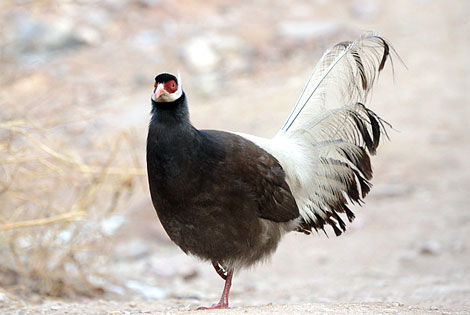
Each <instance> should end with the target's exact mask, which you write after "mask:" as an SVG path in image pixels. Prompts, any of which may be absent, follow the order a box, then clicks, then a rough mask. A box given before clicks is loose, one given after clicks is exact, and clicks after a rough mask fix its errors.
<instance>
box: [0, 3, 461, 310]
mask: <svg viewBox="0 0 470 315" xmlns="http://www.w3.org/2000/svg"><path fill="white" fill-rule="evenodd" d="M142 2H145V1H142ZM151 2H152V1H148V3H151ZM157 2H158V3H160V2H159V1H157ZM162 3H167V2H166V1H162ZM179 4H180V5H181V6H182V8H180V11H178V13H179V14H181V16H182V17H179V18H180V19H181V20H177V21H178V22H179V23H182V24H184V21H183V20H182V19H183V17H184V16H186V17H187V16H188V15H191V14H193V13H194V12H199V11H198V10H197V7H198V6H197V3H195V2H192V1H182V2H179ZM206 5H207V10H206V11H204V12H205V14H207V15H204V14H202V13H198V14H196V15H194V18H195V19H196V20H197V21H196V22H194V23H195V24H197V23H201V21H203V20H204V19H205V18H207V16H211V18H213V19H215V17H214V16H213V15H214V14H216V13H217V12H219V11H212V9H213V8H214V7H218V6H222V7H223V9H220V8H219V9H220V10H221V11H220V12H225V13H223V14H228V17H230V16H231V15H230V14H233V15H237V14H238V15H241V16H244V17H245V18H246V19H245V20H244V21H245V25H244V26H243V27H245V28H242V29H241V30H240V29H233V31H230V23H231V22H230V21H231V20H230V19H229V18H228V17H227V20H226V21H225V23H228V24H227V25H228V26H225V27H226V29H225V32H228V34H229V35H233V34H236V35H237V36H240V37H242V38H243V36H244V34H245V35H246V34H248V35H246V36H247V37H245V39H246V41H248V42H250V41H255V40H260V42H261V43H264V44H263V45H267V46H269V45H273V44H275V43H276V40H272V39H270V40H267V39H266V40H265V41H264V42H263V39H265V38H269V36H270V35H269V32H270V30H269V29H268V28H269V27H270V25H271V24H270V22H272V21H273V20H274V21H277V20H284V19H285V20H288V21H292V20H294V21H297V20H302V21H319V20H321V21H327V22H332V23H333V24H334V25H336V26H337V28H335V29H334V30H333V31H332V32H331V33H328V32H327V34H326V35H324V36H323V37H321V39H320V40H318V41H317V42H320V44H318V45H317V46H315V47H313V48H311V47H310V46H308V45H307V44H305V43H303V42H302V45H305V46H306V47H307V48H306V49H308V50H307V51H308V52H309V53H311V54H312V56H313V57H315V58H316V59H315V60H317V58H318V56H319V54H320V52H321V50H323V48H326V47H327V46H330V45H332V44H334V43H335V42H336V41H337V40H344V39H351V38H354V37H351V36H355V35H354V34H356V35H357V34H360V33H361V32H363V31H368V30H374V31H376V32H378V33H379V34H381V35H383V36H384V37H385V38H387V39H388V40H390V41H391V42H392V43H393V45H394V47H395V48H396V50H397V51H398V53H399V55H400V57H401V59H402V60H403V61H404V63H405V64H406V67H407V69H406V68H405V67H404V66H403V65H402V64H401V63H400V62H399V60H398V58H395V60H394V76H392V73H391V71H388V72H386V73H384V74H383V75H382V76H381V77H380V80H379V84H378V86H377V88H376V89H375V90H374V92H373V99H372V105H371V106H370V107H371V108H372V109H373V110H374V111H375V112H376V113H378V114H379V115H380V116H381V117H383V118H384V119H385V120H387V121H389V122H390V123H391V124H392V125H393V128H394V129H393V130H390V132H389V134H390V139H391V141H384V142H383V143H382V145H381V147H379V149H378V154H377V156H376V157H374V158H373V166H374V179H373V180H372V183H373V185H374V186H373V188H372V191H371V193H370V195H369V196H368V197H367V198H366V203H365V205H364V206H363V207H362V208H356V209H355V211H354V212H355V213H356V217H357V219H356V220H355V222H354V223H353V224H351V225H350V226H349V229H348V231H347V232H346V234H344V235H342V236H341V237H338V238H336V237H334V236H333V235H334V234H333V233H330V237H329V238H327V237H325V236H324V235H312V236H305V235H302V234H296V233H291V234H289V235H287V236H286V237H285V238H284V240H283V241H282V242H281V244H280V246H279V248H278V250H277V252H276V254H275V255H274V256H273V257H272V259H271V260H270V261H268V262H267V263H263V264H260V265H258V266H256V267H254V268H253V269H251V270H246V271H242V272H241V273H240V274H236V275H235V277H234V281H233V286H232V291H231V296H230V302H231V309H229V310H221V311H211V313H214V314H219V313H220V314H246V313H247V314H268V313H281V314H389V313H394V314H470V211H469V209H468V205H469V203H470V193H469V192H470V163H469V162H468V157H469V156H470V129H469V117H470V96H469V95H470V94H468V93H466V92H467V91H466V90H467V89H468V86H469V84H468V82H470V62H469V58H468V54H469V53H470V49H469V47H470V46H469V44H468V43H469V40H470V21H469V19H468V12H470V2H468V1H466V0H461V1H457V0H456V1H437V0H414V1H412V0H409V1H405V0H396V1H387V2H385V1H380V2H379V1H377V2H375V1H367V0H364V1H319V0H317V1H300V0H298V1H292V2H289V4H288V6H289V8H290V9H291V11H285V10H286V8H285V7H284V5H287V4H283V3H282V2H280V1H279V2H278V1H275V2H273V3H272V4H271V2H268V1H255V2H254V3H251V2H250V3H249V2H241V4H240V5H239V6H235V5H232V4H230V3H228V2H224V3H223V5H222V4H220V3H219V2H217V1H210V2H208V4H206ZM251 7H253V11H251V9H250V8H251ZM265 7H269V8H267V9H266V10H265V11H255V10H262V8H265ZM171 8H173V5H168V6H164V5H161V4H158V5H157V8H156V9H155V8H154V9H152V10H150V9H145V8H143V9H142V8H140V9H139V13H140V14H141V16H139V18H138V19H141V24H142V25H147V26H148V25H151V22H152V14H154V15H156V14H169V15H171V14H173V13H172V12H171ZM160 9H161V10H160ZM159 10H160V11H159ZM156 11H159V12H156ZM161 11H163V13H162V12H161ZM168 12H170V13H168ZM227 12H229V13H227ZM230 12H231V13H230ZM256 12H260V13H259V16H256V14H258V13H256ZM120 14H124V13H122V12H121V13H120ZM184 14H185V15H184ZM221 14H222V13H221ZM254 17H257V18H258V19H257V20H256V19H254ZM176 18H178V16H177V17H176ZM250 20H253V22H252V23H253V25H252V26H253V28H255V29H257V30H258V33H259V34H258V35H256V36H258V37H256V36H255V35H251V36H252V37H250V36H249V32H248V31H249V27H250V23H249V22H247V21H250ZM123 23H129V25H131V26H132V27H131V26H129V28H130V29H133V30H134V31H135V30H136V29H138V28H139V27H141V26H139V25H135V24H132V23H131V21H127V22H123ZM214 23H215V22H214ZM219 23H222V22H219ZM222 24H223V23H222ZM246 24H248V30H247V29H246V27H247V26H246ZM221 28H222V29H223V27H221ZM260 28H261V29H260ZM263 28H264V29H263ZM227 29H228V30H227ZM180 30H181V29H180ZM121 31H122V30H121ZM244 32H245V33H244ZM265 33H266V34H265ZM116 34H121V33H119V30H116ZM294 37H295V36H294ZM121 38H122V37H121ZM172 40H173V39H168V41H166V42H165V41H164V40H163V41H162V45H163V46H164V47H167V46H166V45H171V41H172ZM296 40H297V39H295V38H294V39H291V41H288V40H285V41H282V40H281V41H280V44H279V45H282V47H286V48H285V50H286V51H287V52H286V51H284V52H283V53H282V54H280V55H279V56H278V55H276V58H279V59H276V58H274V57H273V58H274V59H273V60H274V61H273V60H271V59H269V58H270V55H269V53H267V55H263V47H264V46H262V44H259V45H261V46H256V48H255V53H254V54H255V55H260V56H261V57H253V58H254V59H253V62H254V63H256V62H258V61H259V62H260V64H261V65H259V66H258V68H256V66H255V70H253V72H252V73H250V74H244V75H241V74H239V73H243V71H244V70H243V69H244V68H243V67H241V68H240V69H235V70H233V71H234V72H233V73H229V74H226V75H224V74H222V75H221V76H220V77H216V79H215V81H217V80H218V79H217V78H221V79H220V80H219V81H217V82H222V83H217V84H215V83H214V84H215V89H216V91H215V92H214V91H213V90H210V89H209V90H208V91H204V90H203V91H201V89H202V88H199V86H198V84H199V83H201V82H213V81H212V80H214V78H213V77H211V75H210V74H207V73H204V72H198V70H194V69H193V70H188V68H190V67H189V66H188V67H185V66H183V69H182V74H183V82H184V87H185V90H186V92H187V94H188V95H189V106H190V111H191V117H192V121H193V123H194V124H195V125H196V126H197V127H200V128H212V129H226V130H236V131H241V132H246V133H252V134H256V135H260V136H271V135H273V134H274V133H275V132H276V130H277V129H278V128H279V127H280V126H281V124H282V122H283V120H284V118H285V117H287V114H288V112H289V110H290V107H291V106H292V105H293V103H294V102H295V100H296V96H297V95H298V93H299V91H300V90H301V88H302V86H303V82H304V80H305V79H306V78H307V76H308V73H309V72H310V71H311V69H312V68H313V66H314V63H315V61H313V60H312V61H311V62H309V61H308V58H310V57H308V58H307V57H306V53H304V52H302V53H298V50H299V49H300V48H299V47H301V44H299V42H296ZM109 45H110V44H108V46H106V47H102V46H100V45H97V46H96V47H91V48H87V49H85V50H82V51H81V52H80V53H76V54H69V55H66V56H63V57H60V58H59V59H55V61H51V62H49V63H47V64H45V65H44V66H41V67H39V68H37V69H36V70H34V71H33V72H32V74H31V73H30V75H29V77H28V78H29V79H27V78H24V79H21V78H20V79H18V80H17V81H15V84H16V85H15V86H16V88H17V89H18V90H19V92H17V93H18V95H20V94H21V91H24V90H22V89H21V88H20V87H18V85H19V84H20V83H19V82H23V84H26V83H27V82H30V81H27V80H40V78H42V77H43V76H47V75H48V74H47V73H48V72H47V71H50V70H48V67H50V66H51V65H52V66H55V67H61V66H63V65H64V64H66V65H67V67H68V68H67V69H68V70H67V71H69V72H67V73H69V76H70V75H71V74H70V73H71V72H73V71H77V73H79V76H83V77H85V78H86V77H90V78H91V79H90V80H92V81H91V82H89V84H90V86H89V87H88V88H89V89H92V88H93V83H94V81H93V80H98V79H99V78H101V77H102V79H103V80H104V81H105V82H106V83H107V84H108V85H105V87H109V90H106V89H105V91H102V92H100V91H101V90H99V91H97V92H96V93H98V94H99V95H100V98H99V99H100V100H101V99H102V100H103V102H102V105H100V106H102V107H104V108H106V109H107V110H108V114H107V115H106V117H105V121H106V124H107V126H109V128H105V129H104V131H103V132H106V133H110V134H111V133H112V132H113V128H115V127H116V126H119V127H121V128H130V129H133V130H135V131H136V132H135V133H136V134H137V135H138V137H139V139H137V140H136V141H137V142H138V145H139V146H140V148H142V150H143V148H144V143H145V137H146V125H147V120H148V111H149V106H150V105H149V95H150V89H151V87H152V77H153V75H154V74H155V73H157V72H160V71H166V70H169V71H174V70H175V69H177V67H178V62H181V61H180V60H181V59H178V58H175V59H171V61H170V62H168V63H167V64H166V63H165V61H158V62H156V63H155V64H153V65H152V67H148V66H146V62H147V61H148V60H150V59H151V57H145V58H144V57H142V58H141V59H142V60H138V59H139V58H140V57H139V56H133V55H132V54H130V53H126V52H125V51H120V50H115V49H114V48H115V46H112V45H111V46H109ZM157 46H158V45H157ZM297 46H299V47H297ZM260 47H261V48H260ZM308 47H310V48H308ZM266 49H267V48H266ZM103 51H105V52H108V53H110V54H111V55H112V56H110V57H109V60H108V61H106V58H105V53H104V52H103ZM166 53H168V52H166ZM136 54H137V53H136ZM151 54H153V55H154V56H156V55H157V54H158V47H157V49H155V50H152V51H151ZM283 56H284V58H286V60H283ZM146 58H148V59H146ZM156 58H157V57H156ZM224 58H226V61H227V62H228V64H230V62H232V61H233V63H236V60H235V59H233V60H232V59H230V55H229V56H224ZM234 58H235V57H234ZM257 58H259V59H257ZM266 58H267V60H271V61H266V60H265V59H266ZM124 59H125V61H122V60H124ZM287 59H288V60H287ZM85 60H86V62H85ZM263 60H264V61H263ZM121 61H122V63H123V65H121V67H117V66H116V65H117V64H119V63H120V62H121ZM87 62H89V63H91V62H94V63H96V64H98V65H95V66H94V68H93V69H92V70H91V72H92V73H87V74H86V75H85V74H81V72H79V70H78V69H80V68H82V67H83V66H84V65H86V64H87ZM237 62H238V61H237ZM133 64H134V65H136V66H135V67H138V68H139V71H140V72H137V74H135V76H134V77H133V78H134V79H135V78H136V77H137V78H138V79H139V80H142V79H140V78H141V77H144V78H145V79H143V81H144V82H143V83H140V85H133V87H129V85H127V81H126V80H127V79H126V78H124V79H123V80H124V82H120V81H119V80H118V79H116V77H117V78H121V75H122V74H123V73H125V72H123V71H124V70H122V67H126V68H127V69H129V68H132V67H133ZM165 65H166V66H168V67H169V69H165V68H164V67H165ZM193 67H195V66H193ZM148 68H151V69H148ZM96 69H98V70H96ZM93 70H96V71H97V73H98V74H93ZM113 71H115V72H114V75H109V74H108V72H111V73H112V72H113ZM237 71H239V72H237ZM87 72H90V71H87ZM139 75H140V76H139ZM147 75H148V76H147ZM108 76H110V77H112V78H110V77H108ZM146 76H147V77H146ZM225 77H228V78H232V77H236V79H234V80H233V82H232V81H230V80H225V79H223V78H225ZM67 78H70V77H66V79H65V80H64V81H65V82H67V80H72V79H67ZM21 80H23V81H21ZM74 80H78V81H79V80H80V77H79V78H78V79H77V78H75V79H74ZM205 80H207V81H205ZM58 81H60V80H58ZM139 82H140V81H139ZM12 84H13V83H12ZM54 84H58V86H59V87H60V84H66V83H59V82H55V83H54ZM121 84H122V86H120V85H121ZM2 93H5V92H2ZM100 93H102V94H100ZM114 93H116V94H114ZM114 95H115V96H116V97H113V96H114ZM214 95H215V96H214ZM3 96H4V97H5V94H3ZM9 97H11V98H12V97H13V96H12V94H10V95H9ZM17 97H19V96H17ZM113 108H114V109H113ZM109 112H110V113H111V114H109ZM116 118H117V119H116ZM142 152H143V151H142ZM142 157H143V153H142ZM138 200H140V201H139V202H136V203H135V204H134V205H133V206H132V207H131V208H130V209H128V211H126V212H125V213H124V216H125V223H124V224H123V225H122V227H120V228H119V230H118V232H117V234H116V236H115V244H113V250H112V251H110V252H109V253H106V255H108V256H111V257H112V262H113V263H112V264H107V265H104V266H100V268H101V269H103V271H106V272H108V273H110V274H114V275H115V280H113V281H108V282H106V283H105V284H103V283H101V284H102V285H103V287H105V288H107V291H109V292H108V293H106V294H104V295H103V296H102V297H100V298H96V299H90V298H77V299H76V300H73V299H70V298H67V299H52V298H47V297H39V298H36V299H32V300H28V299H18V298H17V297H15V296H13V295H11V294H9V293H8V292H9V291H8V288H4V289H5V290H1V291H0V312H1V313H5V314H66V313H67V314H144V313H145V314H147V313H149V314H154V313H175V314H177V313H178V314H179V313H182V314H193V313H194V314H201V313H202V312H203V311H196V308H197V307H198V306H200V305H210V304H211V303H213V302H215V301H217V300H218V298H219V294H220V293H221V290H222V287H223V282H222V281H221V280H220V278H219V277H218V276H217V275H216V274H215V272H214V271H213V270H212V267H211V266H210V264H207V263H203V262H200V261H198V260H197V259H195V258H192V257H187V256H185V255H184V253H183V252H181V251H180V250H179V249H178V248H176V246H174V245H173V244H172V243H171V242H170V241H169V240H168V239H167V237H166V235H165V233H164V231H163V230H162V228H161V226H160V225H159V223H158V220H157V218H156V216H155V213H154V210H153V209H152V206H151V204H150V200H149V196H148V194H147V192H146V191H145V190H144V192H143V193H142V195H141V196H139V198H138ZM123 283H124V284H123Z"/></svg>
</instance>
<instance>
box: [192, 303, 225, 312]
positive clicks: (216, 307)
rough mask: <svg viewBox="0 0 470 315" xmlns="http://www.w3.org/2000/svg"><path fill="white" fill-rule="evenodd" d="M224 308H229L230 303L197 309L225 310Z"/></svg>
mask: <svg viewBox="0 0 470 315" xmlns="http://www.w3.org/2000/svg"><path fill="white" fill-rule="evenodd" d="M224 308H228V303H222V302H219V303H217V304H214V305H212V306H200V307H198V308H197V309H198V310H216V309H224Z"/></svg>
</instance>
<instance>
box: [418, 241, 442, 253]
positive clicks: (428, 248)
mask: <svg viewBox="0 0 470 315" xmlns="http://www.w3.org/2000/svg"><path fill="white" fill-rule="evenodd" d="M440 248H441V246H440V244H439V243H438V242H437V241H427V242H425V243H424V244H422V245H421V246H420V248H419V253H420V254H422V255H438V254H439V251H440Z"/></svg>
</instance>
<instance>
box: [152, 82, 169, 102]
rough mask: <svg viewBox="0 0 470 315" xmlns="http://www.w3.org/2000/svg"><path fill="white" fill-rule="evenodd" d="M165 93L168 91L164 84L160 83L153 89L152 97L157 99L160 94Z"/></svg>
mask: <svg viewBox="0 0 470 315" xmlns="http://www.w3.org/2000/svg"><path fill="white" fill-rule="evenodd" d="M163 93H166V91H165V89H164V88H163V84H162V83H158V85H157V87H156V88H155V90H153V97H152V98H153V100H154V101H156V100H157V99H158V98H159V97H160V95H162V94H163Z"/></svg>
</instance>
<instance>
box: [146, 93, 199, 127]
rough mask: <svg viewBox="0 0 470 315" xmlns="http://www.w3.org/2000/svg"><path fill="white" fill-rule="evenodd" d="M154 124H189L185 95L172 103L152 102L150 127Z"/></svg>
mask: <svg viewBox="0 0 470 315" xmlns="http://www.w3.org/2000/svg"><path fill="white" fill-rule="evenodd" d="M155 123H163V124H170V125H171V124H181V123H183V124H190V122H189V110H188V104H187V102H186V95H185V94H184V92H183V94H182V95H181V97H180V98H178V99H177V100H175V101H173V102H155V101H154V100H152V120H151V122H150V125H152V124H155Z"/></svg>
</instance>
